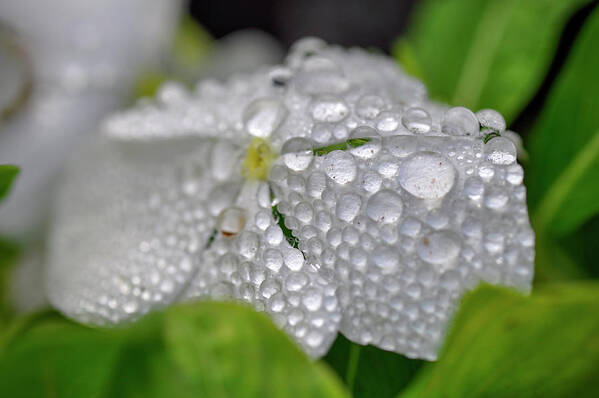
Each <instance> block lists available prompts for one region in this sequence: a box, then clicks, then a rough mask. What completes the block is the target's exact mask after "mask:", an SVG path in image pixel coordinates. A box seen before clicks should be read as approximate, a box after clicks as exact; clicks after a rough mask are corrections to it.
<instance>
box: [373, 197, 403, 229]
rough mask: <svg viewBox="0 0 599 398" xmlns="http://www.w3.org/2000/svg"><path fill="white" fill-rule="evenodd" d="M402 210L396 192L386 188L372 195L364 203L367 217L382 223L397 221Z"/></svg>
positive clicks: (401, 204) (399, 198) (400, 201)
mask: <svg viewBox="0 0 599 398" xmlns="http://www.w3.org/2000/svg"><path fill="white" fill-rule="evenodd" d="M402 210H403V202H402V200H401V197H400V196H399V195H398V194H397V193H396V192H393V191H391V190H387V189H386V190H383V191H380V192H377V193H376V194H374V195H372V196H371V197H370V199H368V203H367V205H366V214H368V217H370V218H371V219H372V220H374V221H376V222H381V223H383V224H388V223H395V222H397V221H398V220H399V217H400V216H401V212H402Z"/></svg>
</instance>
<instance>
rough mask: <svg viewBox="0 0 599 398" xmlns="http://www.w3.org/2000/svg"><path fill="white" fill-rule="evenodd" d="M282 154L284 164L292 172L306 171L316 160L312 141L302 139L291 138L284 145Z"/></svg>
mask: <svg viewBox="0 0 599 398" xmlns="http://www.w3.org/2000/svg"><path fill="white" fill-rule="evenodd" d="M281 154H282V157H283V162H285V165H286V166H287V167H289V168H290V169H291V170H294V171H302V170H305V169H307V168H308V166H310V163H312V159H313V158H314V153H313V152H312V141H310V140H308V139H306V138H302V137H294V138H291V139H289V140H287V141H286V142H285V143H284V144H283V148H281Z"/></svg>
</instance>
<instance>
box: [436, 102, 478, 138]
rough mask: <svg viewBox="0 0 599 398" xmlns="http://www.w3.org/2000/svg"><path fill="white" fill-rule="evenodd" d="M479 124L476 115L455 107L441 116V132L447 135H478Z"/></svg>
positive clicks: (468, 110)
mask: <svg viewBox="0 0 599 398" xmlns="http://www.w3.org/2000/svg"><path fill="white" fill-rule="evenodd" d="M479 128H480V126H479V124H478V119H477V118H476V115H475V114H474V113H473V112H472V111H471V110H470V109H467V108H464V107H461V106H456V107H455V108H451V109H449V110H448V111H447V112H445V115H444V116H443V121H442V122H441V131H442V132H443V133H445V134H449V135H469V136H474V135H478V131H479Z"/></svg>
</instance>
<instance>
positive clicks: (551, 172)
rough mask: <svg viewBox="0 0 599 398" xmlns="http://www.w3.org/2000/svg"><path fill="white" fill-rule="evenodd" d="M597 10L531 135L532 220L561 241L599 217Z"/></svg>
mask: <svg viewBox="0 0 599 398" xmlns="http://www.w3.org/2000/svg"><path fill="white" fill-rule="evenodd" d="M598 46H599V9H595V11H594V12H593V14H592V15H591V16H590V17H589V20H588V22H587V23H586V24H585V26H584V27H583V29H582V31H581V33H580V35H579V37H578V39H577V41H576V43H575V46H574V48H573V50H572V52H571V55H570V58H569V60H568V62H567V64H566V65H565V67H564V69H563V71H562V73H561V75H560V76H559V78H558V81H557V82H556V84H555V87H554V88H553V90H552V92H551V94H550V96H549V98H548V100H547V103H546V104H545V107H544V109H543V112H542V114H541V116H540V119H539V121H538V123H537V124H536V126H535V128H534V131H533V139H532V141H531V145H530V147H529V149H530V155H531V156H530V159H531V162H530V165H529V168H528V169H527V180H526V183H527V187H528V194H529V202H530V204H531V206H532V207H533V208H534V212H533V217H534V218H533V220H534V222H535V227H536V228H537V230H539V231H542V233H543V234H552V235H560V236H563V235H565V234H567V233H570V232H572V231H573V230H575V229H576V228H578V227H579V226H580V225H581V224H582V223H583V222H585V221H586V220H588V219H589V218H590V217H591V216H593V215H594V214H597V212H599V174H598V173H597V171H598V170H599V111H598V110H599V79H598V78H597V71H599V51H597V49H598V48H599V47H598Z"/></svg>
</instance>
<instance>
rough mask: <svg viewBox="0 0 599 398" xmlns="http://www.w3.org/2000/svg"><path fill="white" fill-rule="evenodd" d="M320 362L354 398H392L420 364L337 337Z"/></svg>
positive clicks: (407, 381) (406, 383)
mask: <svg viewBox="0 0 599 398" xmlns="http://www.w3.org/2000/svg"><path fill="white" fill-rule="evenodd" d="M324 361H325V362H327V363H328V364H329V365H331V367H332V368H333V369H334V370H335V372H336V373H337V374H338V375H339V377H341V378H343V379H344V380H345V384H346V385H347V386H348V387H349V388H350V390H351V392H352V393H353V396H354V397H355V398H369V397H377V398H386V397H395V396H396V395H397V394H398V393H399V392H400V391H402V390H403V389H404V388H405V387H406V386H407V385H408V384H409V383H410V381H411V380H412V378H413V377H414V375H415V374H416V372H417V371H418V369H420V367H421V366H422V363H423V361H420V360H416V359H409V358H406V357H405V356H403V355H399V354H396V353H394V352H389V351H383V350H381V349H379V348H376V347H373V346H361V345H359V344H356V343H352V342H351V341H349V340H347V339H346V338H345V337H344V336H343V335H341V334H340V335H339V336H338V337H337V339H336V340H335V343H334V344H333V346H332V347H331V350H330V351H329V353H328V354H327V356H326V357H325V358H324Z"/></svg>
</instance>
